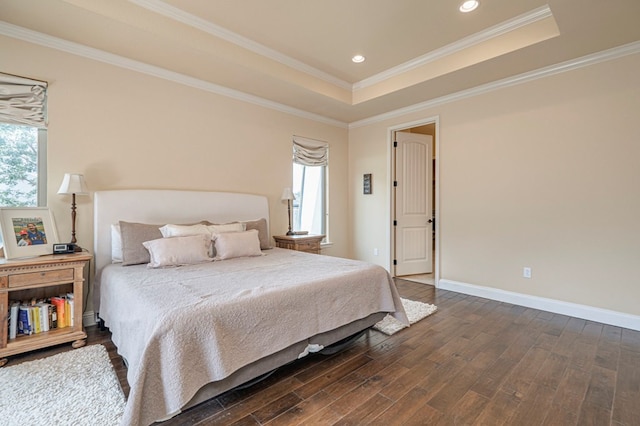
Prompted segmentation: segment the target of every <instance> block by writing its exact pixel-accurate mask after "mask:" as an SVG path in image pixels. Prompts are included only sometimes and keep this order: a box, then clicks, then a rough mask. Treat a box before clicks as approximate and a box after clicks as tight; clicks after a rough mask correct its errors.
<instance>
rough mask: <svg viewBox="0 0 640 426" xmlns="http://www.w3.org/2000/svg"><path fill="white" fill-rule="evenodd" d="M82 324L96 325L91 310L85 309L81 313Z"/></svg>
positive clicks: (94, 316) (87, 325)
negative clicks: (85, 310)
mask: <svg viewBox="0 0 640 426" xmlns="http://www.w3.org/2000/svg"><path fill="white" fill-rule="evenodd" d="M82 325H83V326H84V327H89V326H90V325H96V314H94V313H93V311H87V312H85V313H84V314H82Z"/></svg>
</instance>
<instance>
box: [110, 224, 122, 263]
mask: <svg viewBox="0 0 640 426" xmlns="http://www.w3.org/2000/svg"><path fill="white" fill-rule="evenodd" d="M111 263H122V234H121V233H120V224H119V223H116V224H115V225H111Z"/></svg>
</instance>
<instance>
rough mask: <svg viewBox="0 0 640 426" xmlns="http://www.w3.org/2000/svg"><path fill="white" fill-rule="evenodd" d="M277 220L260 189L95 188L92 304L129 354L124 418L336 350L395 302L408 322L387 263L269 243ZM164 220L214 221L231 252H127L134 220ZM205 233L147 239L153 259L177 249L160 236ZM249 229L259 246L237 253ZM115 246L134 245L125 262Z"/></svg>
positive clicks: (151, 414)
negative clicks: (192, 257) (193, 258)
mask: <svg viewBox="0 0 640 426" xmlns="http://www.w3.org/2000/svg"><path fill="white" fill-rule="evenodd" d="M268 221H269V207H268V202H267V199H266V197H264V196H260V195H251V194H238V193H225V192H204V191H176V190H117V191H98V192H96V193H95V197H94V255H95V266H96V278H95V280H94V283H95V285H94V310H95V311H96V312H97V313H98V315H99V317H100V319H101V321H103V322H104V324H105V325H106V326H107V327H108V328H109V329H110V331H111V333H112V340H113V342H114V343H115V345H116V346H117V348H118V353H119V354H120V355H121V356H122V357H123V358H124V359H125V360H126V362H127V365H128V373H127V380H128V382H129V385H130V394H129V398H128V400H127V405H126V409H125V415H124V419H123V424H127V425H147V424H151V423H153V422H154V421H159V420H163V419H167V418H170V417H172V416H175V415H176V414H178V413H180V412H181V411H182V410H184V409H186V408H188V407H191V406H193V405H196V404H198V403H200V402H202V401H205V400H207V399H210V398H212V397H215V396H217V395H219V394H221V393H223V392H225V391H227V390H230V389H232V388H234V387H236V386H238V385H241V384H245V383H247V382H251V381H252V380H254V379H256V378H257V377H260V376H262V375H264V374H266V373H268V372H270V371H272V370H273V369H275V368H277V367H279V366H282V365H284V364H287V363H289V362H292V361H294V360H296V359H298V358H301V357H303V356H307V355H308V354H310V353H313V352H318V351H327V350H328V348H331V347H332V345H336V344H338V343H340V342H342V341H344V340H345V339H347V338H348V337H349V336H352V335H354V334H357V333H358V332H361V331H362V330H366V329H367V328H368V327H370V326H372V325H373V324H375V323H376V322H377V321H379V320H380V319H382V318H383V317H384V316H385V315H386V314H387V313H391V314H392V315H393V316H394V317H396V318H397V319H398V320H400V321H402V322H404V323H407V324H408V321H407V318H406V315H405V313H404V310H403V308H402V303H401V301H400V297H399V294H398V292H397V290H396V288H395V285H394V283H393V280H392V279H391V277H390V275H389V274H388V273H387V271H386V270H384V269H383V268H382V267H379V266H377V265H372V264H369V263H366V262H360V261H354V260H349V259H341V258H336V257H330V256H322V255H314V254H308V253H302V252H296V251H292V250H285V249H278V248H267V246H270V241H269V238H270V237H269V235H268V232H269V227H268ZM237 223H240V224H243V225H242V226H243V230H244V229H245V227H246V228H247V229H248V228H249V227H251V226H254V225H256V224H257V225H256V226H255V228H256V229H252V230H246V231H239V232H229V233H226V232H224V231H222V230H221V229H222V228H218V227H217V226H222V227H225V226H231V227H235V226H236V225H233V224H237ZM116 224H118V225H120V226H119V227H115V226H114V225H116ZM166 224H171V225H170V227H171V226H173V225H175V226H174V227H173V228H171V229H182V230H183V229H187V228H189V229H196V228H197V229H200V228H201V225H203V226H206V227H213V228H208V229H216V230H217V231H216V232H221V233H218V234H216V233H214V235H216V236H217V237H214V238H216V242H215V244H213V246H214V247H215V248H216V249H217V253H215V255H216V258H222V259H224V260H215V261H210V259H209V260H206V261H198V262H193V263H191V262H187V263H188V264H183V263H185V262H184V261H183V260H180V261H178V263H179V264H180V266H174V267H158V268H150V267H149V265H148V264H147V263H145V261H144V260H143V261H141V262H140V263H136V262H133V263H132V262H128V259H132V257H131V253H130V249H131V248H132V247H133V246H134V245H133V243H131V240H130V238H131V235H135V236H136V237H137V238H138V239H140V238H142V237H141V236H140V235H138V234H134V232H133V231H132V229H133V230H138V229H139V228H140V229H142V228H143V227H147V228H145V229H150V230H151V232H156V231H155V230H156V229H157V228H158V227H162V226H163V225H166ZM225 229H226V228H225ZM164 230H165V228H163V232H165V231H164ZM136 232H137V231H136ZM265 233H266V235H265ZM141 235H144V234H141ZM197 238H199V237H194V236H188V237H182V238H180V237H178V238H172V239H168V238H162V237H161V238H160V239H152V241H153V242H152V243H150V244H145V245H147V246H148V249H149V250H148V251H147V253H146V254H147V256H149V254H150V256H151V257H150V260H146V262H151V264H154V262H155V263H156V264H158V263H157V261H158V259H169V258H170V259H173V258H172V257H171V256H168V255H165V251H166V248H162V250H165V251H158V250H157V247H156V246H154V244H160V245H162V244H168V243H171V244H174V243H180V244H185V243H186V242H188V243H189V244H190V245H191V246H193V244H194V241H196V240H197ZM247 238H249V239H251V240H250V241H251V243H250V245H251V250H253V251H250V253H249V255H245V254H246V253H243V250H244V249H242V250H240V252H237V253H236V252H234V250H236V249H237V247H238V244H239V243H238V244H237V243H236V242H237V241H241V239H243V240H242V241H249V240H247ZM256 238H257V241H258V242H257V243H255V239H256ZM112 239H113V241H112ZM204 239H205V240H206V237H205V238H204ZM133 241H136V240H133ZM198 241H199V240H198ZM230 242H231V243H230ZM137 244H138V245H139V243H137ZM198 244H200V243H199V242H198ZM225 244H227V245H225ZM256 244H257V245H258V248H257V253H256V252H255V251H256ZM120 245H121V246H120ZM246 245H249V244H245V243H244V242H243V243H242V247H245V246H246ZM191 246H189V247H191ZM135 247H137V246H135ZM162 247H165V246H162ZM175 247H181V248H180V249H179V250H180V252H179V253H178V254H177V256H178V257H179V256H181V255H183V253H188V252H189V251H190V250H191V249H190V248H189V249H185V248H184V247H185V246H184V245H183V246H175ZM198 247H199V245H198ZM229 247H231V249H230V248H229ZM118 250H121V251H122V252H123V253H125V262H124V263H123V262H122V259H121V258H118V255H119V254H120V253H121V252H120V251H118ZM172 250H174V249H172ZM199 250H200V248H199ZM176 251H177V249H176V250H174V252H172V255H174V254H175V252H176ZM200 251H201V250H200ZM135 253H136V255H137V254H140V251H139V250H138V249H137V248H136V251H135ZM158 253H162V255H159V254H158ZM229 253H231V254H233V255H229ZM236 254H237V255H236ZM207 255H208V256H211V255H213V253H210V252H208V253H207ZM114 259H115V260H116V263H114ZM127 263H132V264H127ZM158 265H165V264H163V263H162V262H161V263H159V264H158Z"/></svg>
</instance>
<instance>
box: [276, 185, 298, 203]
mask: <svg viewBox="0 0 640 426" xmlns="http://www.w3.org/2000/svg"><path fill="white" fill-rule="evenodd" d="M280 199H281V200H282V201H285V200H295V199H296V197H294V196H293V192H292V191H291V188H285V189H284V190H283V191H282V197H281V198H280Z"/></svg>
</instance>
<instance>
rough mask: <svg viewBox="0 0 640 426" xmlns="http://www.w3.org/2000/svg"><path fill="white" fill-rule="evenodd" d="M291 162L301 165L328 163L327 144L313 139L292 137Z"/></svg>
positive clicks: (323, 164)
mask: <svg viewBox="0 0 640 426" xmlns="http://www.w3.org/2000/svg"><path fill="white" fill-rule="evenodd" d="M293 162H294V163H297V164H301V165H303V166H326V165H328V164H329V144H328V143H327V142H323V141H318V140H315V139H309V138H303V137H301V136H294V137H293Z"/></svg>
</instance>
